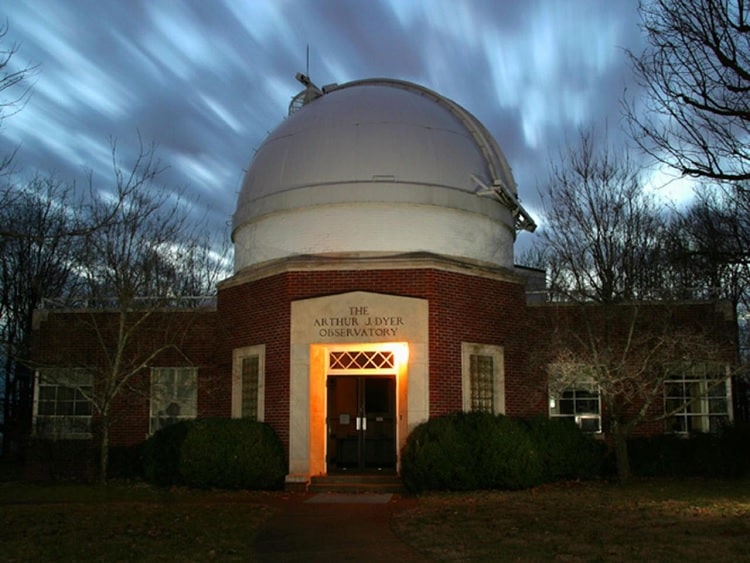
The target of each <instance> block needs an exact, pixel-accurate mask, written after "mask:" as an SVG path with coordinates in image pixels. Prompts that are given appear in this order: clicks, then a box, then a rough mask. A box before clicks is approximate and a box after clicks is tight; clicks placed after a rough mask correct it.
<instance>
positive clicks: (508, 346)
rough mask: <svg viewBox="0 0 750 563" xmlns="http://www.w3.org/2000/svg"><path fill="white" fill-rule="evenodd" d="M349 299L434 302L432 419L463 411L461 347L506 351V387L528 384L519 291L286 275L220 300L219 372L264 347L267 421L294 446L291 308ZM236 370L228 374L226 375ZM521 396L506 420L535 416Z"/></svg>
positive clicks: (456, 280) (503, 285)
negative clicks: (360, 294) (238, 354)
mask: <svg viewBox="0 0 750 563" xmlns="http://www.w3.org/2000/svg"><path fill="white" fill-rule="evenodd" d="M350 291H368V292H374V293H383V294H389V295H399V296H403V297H415V298H422V299H427V300H429V303H430V306H429V331H430V345H429V355H430V368H429V369H430V371H429V378H430V416H438V415H441V414H447V413H449V412H453V411H456V410H460V409H461V342H462V341H466V342H475V343H481V344H495V345H501V346H504V347H505V376H506V381H507V382H508V384H509V387H517V386H518V385H522V384H523V379H524V378H523V366H524V353H525V348H524V347H523V346H521V345H520V343H519V342H518V339H517V338H516V334H515V332H516V331H517V330H518V328H519V327H518V319H520V318H522V316H523V313H524V303H525V296H524V292H523V287H522V286H521V285H520V284H516V283H511V282H503V281H497V280H492V279H487V278H483V277H477V276H471V275H465V274H459V273H453V272H445V271H441V270H435V269H409V270H395V269H394V270H390V269H389V270H366V271H360V270H349V271H309V272H306V271H302V272H287V273H282V274H278V275H275V276H271V277H269V278H264V279H262V280H258V281H254V282H249V283H247V284H244V285H237V286H233V287H228V288H226V289H223V290H222V291H220V292H219V301H218V315H219V322H220V325H221V329H220V332H221V334H222V335H224V336H223V338H222V347H221V349H222V352H221V354H222V357H223V358H224V359H223V360H222V362H221V363H222V365H224V364H227V363H228V362H229V361H230V360H231V352H232V349H234V348H239V347H244V346H251V345H256V344H265V345H266V395H265V409H266V411H265V414H266V416H265V419H266V422H268V423H269V424H270V425H271V426H272V427H273V428H274V430H276V432H277V433H278V435H279V436H280V438H281V440H282V441H283V442H284V444H285V445H288V441H289V373H290V370H289V351H290V328H289V327H290V318H291V302H292V301H296V300H300V299H309V298H314V297H322V296H328V295H336V294H341V293H346V292H350ZM229 372H231V369H230V368H229V369H228V373H229ZM531 397H532V396H531V395H530V394H528V393H525V392H524V391H523V390H517V389H515V390H513V391H511V392H506V406H507V412H508V414H512V415H525V414H527V413H529V412H532V411H533V409H534V405H535V403H534V401H533V400H531Z"/></svg>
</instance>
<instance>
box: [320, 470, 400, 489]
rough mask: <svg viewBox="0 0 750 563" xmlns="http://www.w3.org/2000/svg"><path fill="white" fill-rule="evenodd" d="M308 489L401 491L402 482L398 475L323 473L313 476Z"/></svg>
mask: <svg viewBox="0 0 750 563" xmlns="http://www.w3.org/2000/svg"><path fill="white" fill-rule="evenodd" d="M308 491H309V492H311V493H403V492H405V489H404V484H403V483H402V482H401V479H399V477H398V475H394V474H388V475H382V474H362V475H352V474H347V475H341V474H333V475H324V476H319V477H313V478H312V479H311V481H310V486H309V487H308Z"/></svg>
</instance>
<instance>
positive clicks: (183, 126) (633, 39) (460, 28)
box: [0, 0, 643, 230]
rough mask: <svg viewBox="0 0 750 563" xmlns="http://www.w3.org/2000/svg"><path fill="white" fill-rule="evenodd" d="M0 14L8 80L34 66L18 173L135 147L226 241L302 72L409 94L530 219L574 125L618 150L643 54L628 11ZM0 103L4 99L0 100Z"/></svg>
mask: <svg viewBox="0 0 750 563" xmlns="http://www.w3.org/2000/svg"><path fill="white" fill-rule="evenodd" d="M0 16H2V17H3V19H7V21H8V25H9V29H8V33H7V35H6V37H5V38H4V39H3V42H2V45H1V46H2V47H3V48H4V49H7V48H8V47H10V46H11V45H12V44H14V43H15V44H17V47H18V51H17V53H16V54H15V56H14V57H13V59H12V61H11V62H12V65H13V67H20V66H24V65H38V66H37V69H36V71H35V72H34V74H33V89H32V95H31V97H30V98H29V100H28V102H27V104H26V106H25V107H24V108H23V109H22V110H21V111H20V112H18V113H16V114H15V115H12V116H9V117H8V118H6V119H5V120H4V121H3V123H2V128H0V152H7V151H8V150H9V149H10V148H11V147H13V146H16V145H18V146H19V152H18V155H17V161H16V163H17V165H19V166H22V167H23V168H24V170H26V171H27V172H28V171H31V170H36V169H38V170H41V171H43V172H45V173H55V174H57V175H58V176H61V177H63V178H65V179H67V180H70V181H73V180H76V181H78V182H79V183H80V182H81V181H82V180H83V179H84V178H85V174H86V170H87V169H90V170H92V171H93V172H94V174H95V176H96V177H97V178H102V179H103V178H111V152H110V151H111V147H110V139H116V140H117V143H118V147H119V152H120V156H121V157H122V158H123V160H124V161H125V162H124V164H127V159H128V158H132V157H133V156H134V155H135V153H136V150H137V144H138V134H139V133H140V135H141V137H142V138H143V139H144V140H145V141H146V142H154V143H156V145H157V147H158V148H157V151H158V156H159V157H160V159H161V160H162V161H163V162H164V163H165V164H167V165H169V169H168V171H167V172H166V173H165V174H164V175H162V178H161V183H163V184H164V185H165V186H167V187H168V188H174V187H179V186H184V187H185V188H186V190H187V194H188V197H189V198H191V199H192V200H194V201H195V203H194V208H195V209H196V211H200V210H205V209H207V210H208V215H209V218H210V220H211V221H212V222H213V224H215V225H216V226H217V228H218V229H227V230H228V221H229V219H230V217H231V214H232V213H233V211H234V205H235V200H236V194H237V190H238V189H239V185H240V182H241V179H242V174H243V169H244V168H246V167H247V165H248V163H249V162H250V159H251V157H252V155H253V151H254V149H255V148H257V147H258V146H259V144H260V143H261V142H262V141H263V139H264V138H265V137H266V135H267V134H268V132H269V131H270V130H272V129H273V128H274V127H276V126H277V125H278V124H279V123H280V122H281V121H282V120H283V119H284V117H285V116H286V113H287V108H288V104H289V101H290V99H291V97H292V96H293V95H294V94H296V93H297V92H298V91H299V90H301V89H302V87H301V85H300V84H299V83H297V82H296V81H295V79H294V75H295V73H296V72H299V71H303V72H304V71H305V68H306V66H307V55H306V53H307V49H308V46H309V72H310V75H311V77H312V79H313V81H314V82H315V83H316V84H318V85H319V86H322V85H325V84H330V83H334V82H337V83H342V82H347V81H350V80H355V79H362V78H370V77H389V78H398V79H404V80H409V81H413V82H417V83H419V84H422V85H424V86H426V87H428V88H431V89H434V90H437V91H438V92H440V93H441V94H443V95H445V96H447V97H449V98H451V99H453V100H454V101H456V102H458V103H459V104H461V105H463V106H464V107H465V108H466V109H468V110H469V111H470V112H472V113H473V114H474V115H476V116H477V117H478V118H479V119H480V120H481V121H482V122H483V123H484V124H485V125H486V126H487V128H488V129H489V130H490V131H491V132H492V133H493V134H494V136H495V137H496V138H497V140H498V142H499V144H500V146H501V147H502V148H503V151H504V152H505V154H506V157H507V159H508V161H509V162H510V164H511V166H512V167H513V172H514V174H515V177H516V181H517V183H518V186H519V192H520V195H521V198H522V201H523V202H524V203H525V205H526V206H527V207H528V208H530V210H531V211H532V213H533V214H534V215H535V216H537V217H538V214H537V210H538V190H539V188H540V186H542V185H544V181H545V176H546V170H547V168H548V162H549V158H550V156H551V155H554V154H557V153H558V151H559V150H560V148H561V147H562V146H563V145H564V143H565V142H566V140H571V139H575V138H576V131H577V130H578V128H579V127H586V126H588V125H595V126H597V127H600V128H604V127H605V126H606V127H607V128H608V130H609V134H610V138H611V140H614V141H616V140H617V137H618V135H619V127H620V121H621V110H620V104H621V99H622V96H623V90H624V89H625V87H626V86H628V87H629V88H630V92H635V91H634V90H633V87H632V86H633V85H632V84H630V81H631V73H630V68H629V63H628V60H627V56H626V53H625V50H626V49H630V50H633V51H638V50H640V48H641V46H642V41H643V39H642V36H641V33H640V30H639V28H638V21H639V19H638V13H637V0H465V1H459V0H184V1H179V0H28V1H24V0H13V1H7V2H4V3H3V6H2V7H0ZM7 94H8V93H7V92H6V96H7Z"/></svg>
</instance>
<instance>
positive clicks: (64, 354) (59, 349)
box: [32, 310, 231, 446]
mask: <svg viewBox="0 0 750 563" xmlns="http://www.w3.org/2000/svg"><path fill="white" fill-rule="evenodd" d="M37 315H38V317H37V318H38V319H40V322H39V323H38V326H37V328H36V329H35V330H34V332H33V334H32V358H33V363H34V365H35V367H37V368H42V369H43V368H44V367H49V366H54V367H90V368H96V369H100V370H103V369H106V363H107V361H108V359H107V355H110V359H111V347H110V349H109V350H110V354H104V353H103V349H102V347H101V345H100V344H99V339H98V337H97V332H99V333H102V334H104V335H105V336H104V337H105V338H108V337H109V339H110V341H111V342H114V341H115V339H114V336H113V335H114V334H115V331H116V329H117V325H116V321H117V317H116V316H115V315H114V314H111V313H102V312H96V313H93V314H92V313H88V312H82V311H76V312H54V311H49V312H42V313H41V314H40V313H39V312H38V313H37ZM216 336H217V333H216V313H215V311H206V310H194V311H187V312H176V311H173V312H169V313H160V314H156V315H154V316H152V317H151V318H150V319H149V320H148V321H147V322H145V323H144V324H143V326H142V327H141V328H140V329H139V330H138V332H137V333H136V337H135V338H134V339H133V340H132V341H131V342H130V345H129V346H128V347H127V349H126V351H125V353H124V354H123V358H124V360H125V362H126V363H128V364H131V365H135V364H137V363H140V362H142V361H143V359H144V358H146V357H147V356H149V355H150V354H151V353H152V351H153V350H154V349H158V348H160V347H165V348H164V351H163V352H161V353H160V354H159V355H158V356H156V357H155V358H153V359H152V360H151V361H150V362H149V367H160V366H161V367H176V366H195V367H197V368H198V380H199V387H198V411H199V413H200V414H201V416H229V412H230V411H229V403H228V399H227V397H230V396H231V380H227V379H226V378H223V377H222V376H220V375H222V374H220V370H218V369H217V365H216V364H217V338H216ZM110 420H111V421H112V424H111V434H110V443H111V445H112V446H131V445H135V444H138V443H140V442H142V441H143V440H144V439H145V438H146V436H147V435H148V430H149V372H148V369H146V370H144V371H143V372H142V373H141V374H139V375H136V376H135V377H133V378H132V379H130V380H129V381H128V385H126V386H125V387H123V389H122V391H120V392H119V393H118V394H117V395H116V397H115V400H114V401H113V405H112V411H111V415H110ZM99 422H100V421H99V417H98V416H97V415H96V413H95V415H94V430H95V432H96V430H97V426H98V424H99Z"/></svg>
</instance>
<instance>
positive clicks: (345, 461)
mask: <svg viewBox="0 0 750 563" xmlns="http://www.w3.org/2000/svg"><path fill="white" fill-rule="evenodd" d="M329 361H330V366H329V375H328V378H327V381H326V386H327V391H328V393H327V403H328V408H327V413H326V432H327V448H326V451H327V453H326V465H327V470H328V473H337V472H389V473H394V472H395V471H396V376H395V375H391V374H388V373H383V372H384V371H391V370H392V368H393V364H394V358H393V352H391V351H355V352H348V351H347V352H342V353H340V356H337V355H336V352H332V353H331V357H330V359H329ZM336 372H339V373H340V375H337V374H336ZM345 372H349V373H352V372H355V373H357V372H358V373H360V374H361V373H363V372H369V373H368V375H349V374H346V373H345ZM378 372H379V373H378Z"/></svg>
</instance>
